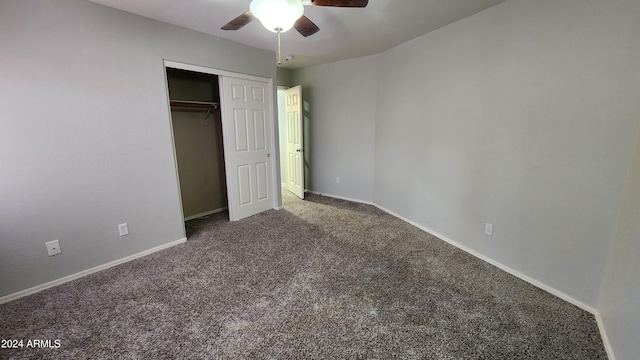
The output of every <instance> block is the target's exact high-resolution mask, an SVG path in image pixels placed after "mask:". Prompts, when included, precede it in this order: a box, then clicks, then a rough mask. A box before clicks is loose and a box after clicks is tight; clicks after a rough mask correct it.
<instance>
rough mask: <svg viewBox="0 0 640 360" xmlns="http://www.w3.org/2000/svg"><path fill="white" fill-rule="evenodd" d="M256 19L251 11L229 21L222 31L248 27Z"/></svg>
mask: <svg viewBox="0 0 640 360" xmlns="http://www.w3.org/2000/svg"><path fill="white" fill-rule="evenodd" d="M253 19H254V16H253V14H252V13H251V11H247V12H246V13H244V14H242V15H240V16H238V17H236V18H235V19H233V20H231V21H229V22H228V23H226V24H225V25H224V26H223V27H221V28H220V29H222V30H238V29H240V28H241V27H243V26H245V25H247V24H248V23H250V22H251V20H253Z"/></svg>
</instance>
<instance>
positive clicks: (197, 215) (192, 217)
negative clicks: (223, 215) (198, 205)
mask: <svg viewBox="0 0 640 360" xmlns="http://www.w3.org/2000/svg"><path fill="white" fill-rule="evenodd" d="M227 209H228V207H226V206H225V207H221V208H219V209H214V210H211V211H205V212H203V213H200V214H195V215H191V216H188V217H186V218H184V221H189V220H193V219H197V218H201V217H203V216H207V215H211V214H216V213H219V212H223V211H225V210H227Z"/></svg>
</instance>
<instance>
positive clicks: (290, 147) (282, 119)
mask: <svg viewBox="0 0 640 360" xmlns="http://www.w3.org/2000/svg"><path fill="white" fill-rule="evenodd" d="M302 110H303V109H302V86H300V85H298V86H294V87H291V88H288V89H285V88H282V87H279V88H278V118H279V125H280V144H279V145H280V154H281V155H280V168H281V178H282V185H281V186H282V189H283V191H285V190H286V191H289V192H291V193H292V194H294V195H296V196H297V197H299V198H300V199H304V193H305V181H304V161H305V157H304V144H303V138H304V131H303V115H302Z"/></svg>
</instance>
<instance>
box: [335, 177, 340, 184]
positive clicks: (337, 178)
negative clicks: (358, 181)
mask: <svg viewBox="0 0 640 360" xmlns="http://www.w3.org/2000/svg"><path fill="white" fill-rule="evenodd" d="M336 184H340V176H336Z"/></svg>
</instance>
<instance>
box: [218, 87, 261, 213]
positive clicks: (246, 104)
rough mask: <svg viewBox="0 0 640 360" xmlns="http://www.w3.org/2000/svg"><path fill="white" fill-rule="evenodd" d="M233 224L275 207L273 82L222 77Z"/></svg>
mask: <svg viewBox="0 0 640 360" xmlns="http://www.w3.org/2000/svg"><path fill="white" fill-rule="evenodd" d="M220 88H221V95H222V99H221V100H222V101H221V110H222V125H223V132H224V144H225V146H224V148H225V154H224V156H225V166H226V174H227V192H228V199H229V219H230V220H231V221H236V220H240V219H242V218H245V217H248V216H251V215H254V214H257V213H260V212H263V211H266V210H269V209H272V208H273V204H274V203H273V186H272V181H273V180H272V179H273V178H272V173H273V162H272V157H271V136H270V134H271V133H270V131H271V123H272V121H273V111H272V104H271V89H270V87H269V83H266V82H259V81H253V80H246V79H238V78H234V77H229V76H221V77H220Z"/></svg>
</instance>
